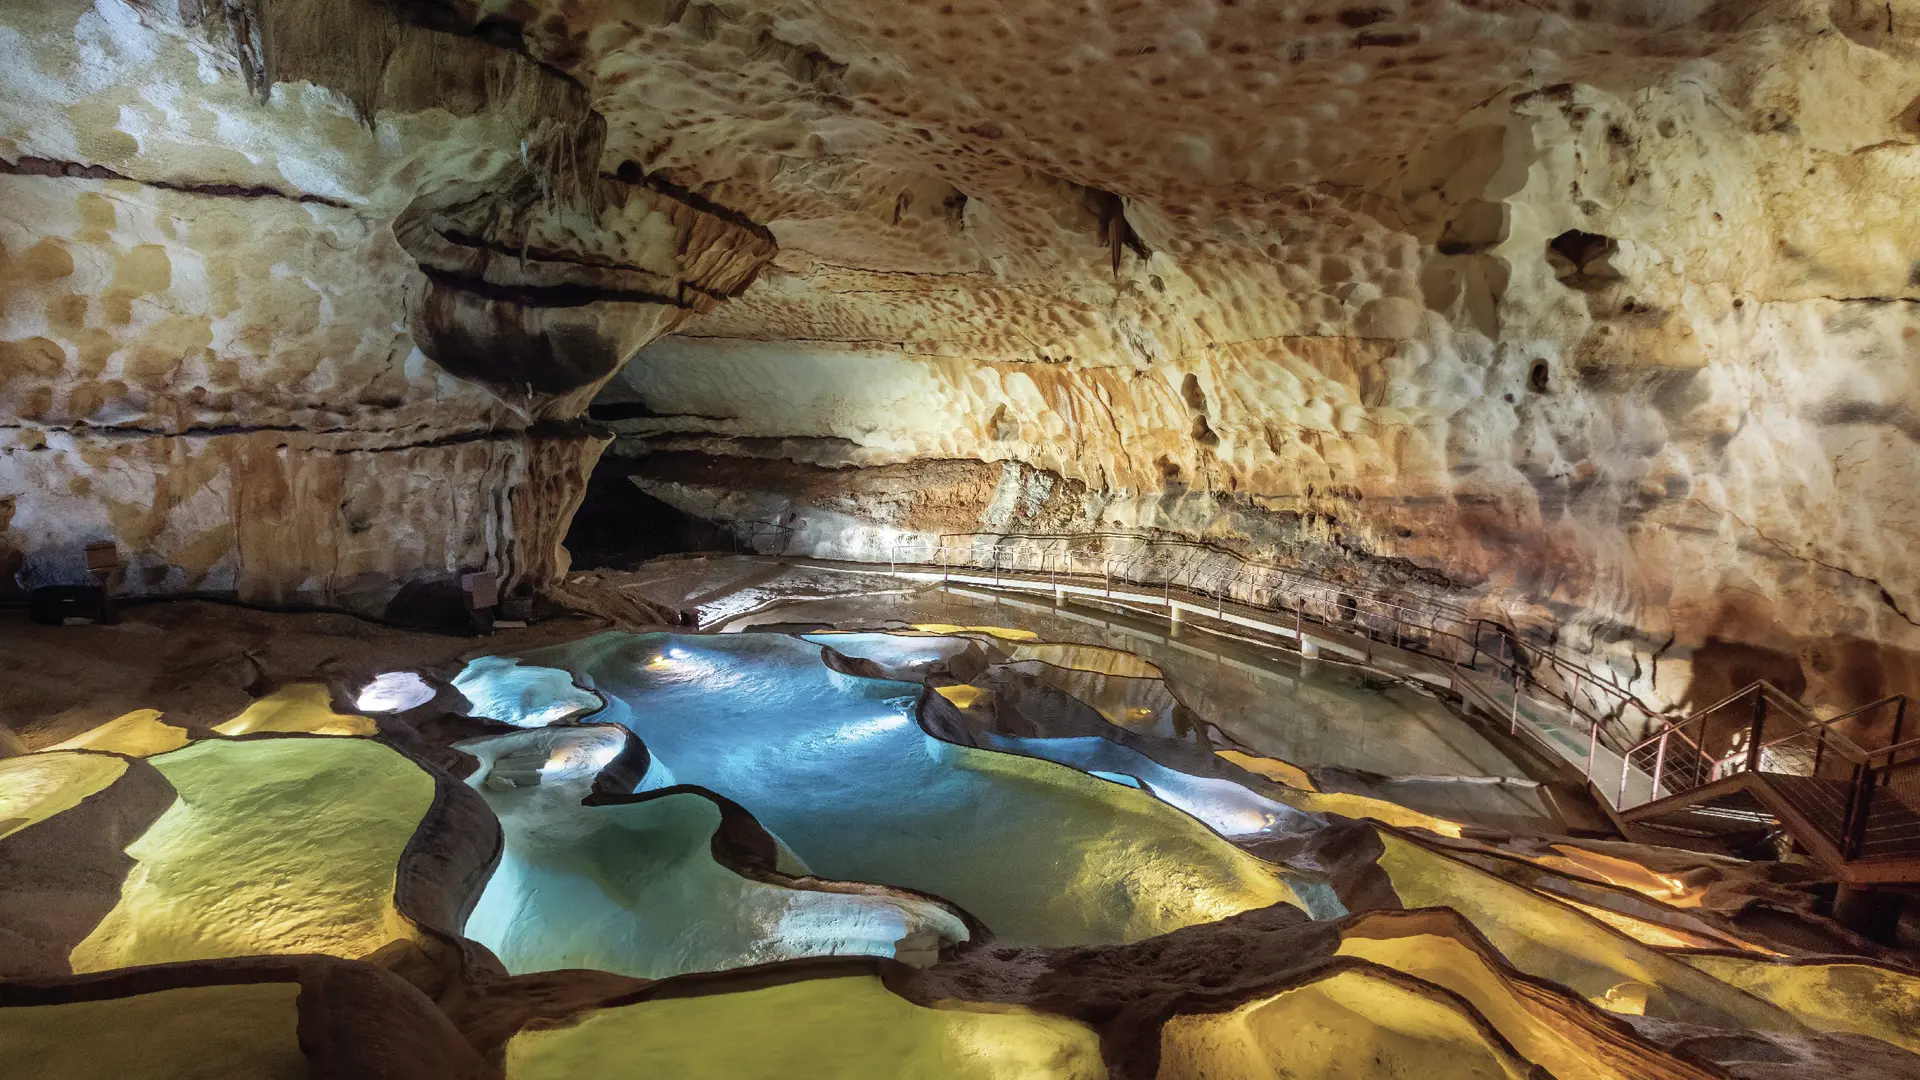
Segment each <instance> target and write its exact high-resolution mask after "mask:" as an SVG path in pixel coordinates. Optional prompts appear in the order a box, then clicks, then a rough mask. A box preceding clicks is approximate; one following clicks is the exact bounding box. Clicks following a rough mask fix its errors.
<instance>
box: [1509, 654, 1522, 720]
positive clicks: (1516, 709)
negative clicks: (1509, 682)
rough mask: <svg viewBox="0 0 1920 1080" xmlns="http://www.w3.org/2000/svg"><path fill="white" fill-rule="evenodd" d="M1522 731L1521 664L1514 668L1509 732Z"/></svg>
mask: <svg viewBox="0 0 1920 1080" xmlns="http://www.w3.org/2000/svg"><path fill="white" fill-rule="evenodd" d="M1519 733H1520V665H1518V664H1515V665H1514V668H1513V712H1512V713H1511V714H1510V715H1509V716H1508V717H1507V734H1509V735H1517V734H1519Z"/></svg>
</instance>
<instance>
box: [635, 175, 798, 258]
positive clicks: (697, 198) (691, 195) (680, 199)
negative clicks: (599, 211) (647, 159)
mask: <svg viewBox="0 0 1920 1080" xmlns="http://www.w3.org/2000/svg"><path fill="white" fill-rule="evenodd" d="M612 175H613V178H614V179H615V180H618V181H620V182H621V183H623V184H632V185H634V186H636V187H644V188H646V189H647V190H648V191H652V192H655V193H657V194H660V195H664V196H666V197H667V198H669V199H672V200H673V201H674V202H677V203H679V204H681V205H682V206H685V207H688V208H689V209H693V210H698V211H700V212H701V213H703V214H711V215H712V216H714V217H717V218H719V219H720V220H721V221H724V222H726V223H728V224H729V225H736V226H738V227H740V228H742V229H745V230H747V231H748V232H750V233H752V234H753V235H755V236H757V237H759V238H760V239H762V240H765V241H766V242H767V243H769V244H778V243H779V241H777V240H775V239H774V238H773V230H771V229H769V228H767V227H766V226H765V225H762V224H760V223H759V222H757V221H755V220H753V219H752V218H750V217H748V216H747V215H745V214H743V213H741V212H740V211H738V210H735V209H733V208H732V207H728V206H722V205H720V204H719V203H717V202H714V201H713V200H712V199H709V198H707V197H706V196H705V195H702V194H700V193H699V192H697V191H693V190H692V189H690V188H684V187H681V186H680V185H679V184H676V183H674V182H673V181H671V180H668V179H666V178H665V177H663V176H660V175H658V174H655V173H650V172H647V171H646V170H645V169H643V168H641V166H640V163H639V162H637V161H623V162H621V163H620V167H619V168H618V169H615V170H614V171H613V174H612Z"/></svg>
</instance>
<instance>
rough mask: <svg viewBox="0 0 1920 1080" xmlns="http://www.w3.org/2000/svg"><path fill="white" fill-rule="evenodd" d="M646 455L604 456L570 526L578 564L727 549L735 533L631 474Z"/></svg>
mask: <svg viewBox="0 0 1920 1080" xmlns="http://www.w3.org/2000/svg"><path fill="white" fill-rule="evenodd" d="M644 461H645V459H641V458H612V457H603V458H601V459H600V463H599V464H598V465H596V466H595V467H594V469H593V472H592V473H591V474H590V475H589V476H588V477H587V490H586V494H585V495H584V496H583V497H582V499H581V502H580V509H579V510H577V511H575V513H574V515H573V524H572V525H571V526H569V527H568V529H567V538H566V541H565V543H566V548H567V552H568V554H570V555H571V556H572V559H573V568H574V569H576V570H594V569H602V568H605V569H616V570H630V569H632V568H634V567H635V566H638V565H639V564H640V563H643V562H645V561H647V560H648V559H652V558H656V557H658V556H661V555H673V554H679V553H682V552H689V551H713V550H725V549H727V548H730V547H731V546H732V540H731V536H732V534H731V533H730V532H728V531H727V530H726V529H724V528H722V527H721V526H718V525H715V524H713V523H711V522H708V521H704V520H702V519H700V518H696V517H694V516H692V515H690V514H687V513H685V512H683V511H681V510H679V509H677V508H675V507H674V506H672V505H671V504H669V503H667V502H664V501H662V500H660V499H657V498H655V497H654V496H652V495H649V494H647V493H646V492H645V491H642V490H641V489H640V487H639V486H638V485H637V484H635V483H634V482H633V481H632V480H631V479H630V478H631V477H632V476H634V475H636V474H638V473H639V472H640V471H641V467H642V465H643V464H644Z"/></svg>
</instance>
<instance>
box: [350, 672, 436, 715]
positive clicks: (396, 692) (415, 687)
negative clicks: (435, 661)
mask: <svg viewBox="0 0 1920 1080" xmlns="http://www.w3.org/2000/svg"><path fill="white" fill-rule="evenodd" d="M433 698H434V689H433V687H431V686H429V685H427V680H425V679H423V678H421V677H420V676H418V675H416V674H414V673H413V672H411V671H387V672H382V673H381V674H379V675H376V676H374V678H373V681H372V682H370V683H368V684H367V685H365V686H363V687H361V688H360V693H359V694H357V695H355V696H354V699H353V707H354V708H356V709H359V710H360V711H361V712H367V713H386V712H406V711H407V710H408V709H417V708H419V707H420V706H422V705H425V704H426V703H427V702H429V701H432V700H433Z"/></svg>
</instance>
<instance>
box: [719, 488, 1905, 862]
mask: <svg viewBox="0 0 1920 1080" xmlns="http://www.w3.org/2000/svg"><path fill="white" fill-rule="evenodd" d="M747 524H749V525H750V526H751V527H752V529H753V532H752V533H751V534H749V535H745V536H742V538H741V539H742V541H743V543H745V544H747V545H748V546H749V547H750V548H753V549H756V550H760V549H764V548H765V547H768V546H775V545H777V546H778V548H779V549H780V550H784V549H785V547H786V545H787V543H788V542H789V541H790V540H791V539H792V535H793V531H792V530H791V529H789V528H786V527H785V526H781V525H775V524H772V523H766V522H758V523H747ZM879 547H880V548H881V550H882V551H883V552H884V554H885V557H886V559H887V561H888V562H889V564H890V566H892V567H893V568H894V569H898V568H899V567H900V566H901V565H903V564H904V565H909V566H918V567H928V568H936V569H942V570H954V569H960V570H965V571H969V572H971V573H974V574H987V575H991V576H992V579H993V580H994V581H995V582H996V583H1004V584H1014V583H1016V582H1017V583H1020V584H1024V585H1027V586H1029V587H1039V580H1040V579H1045V581H1046V583H1047V587H1050V588H1052V589H1053V590H1054V591H1056V592H1058V590H1059V589H1060V587H1061V585H1062V584H1063V583H1077V584H1079V585H1080V587H1081V589H1082V591H1085V590H1086V589H1088V588H1091V587H1092V586H1093V585H1094V584H1095V583H1098V587H1099V590H1100V591H1102V592H1104V593H1105V594H1106V595H1107V596H1109V597H1113V596H1114V595H1115V590H1116V586H1117V587H1118V588H1119V589H1120V590H1121V591H1123V592H1126V591H1137V590H1142V589H1144V590H1147V591H1148V593H1149V594H1151V593H1153V592H1159V593H1161V596H1160V597H1159V598H1158V599H1160V600H1162V601H1163V602H1164V603H1165V604H1166V605H1167V607H1168V608H1169V610H1170V611H1172V610H1173V609H1174V607H1175V603H1176V600H1175V596H1174V593H1175V592H1176V591H1178V592H1179V593H1181V594H1182V599H1181V600H1180V603H1181V604H1183V605H1185V606H1189V607H1191V606H1193V605H1192V604H1191V602H1190V601H1188V600H1186V599H1185V598H1186V597H1195V598H1204V599H1205V600H1207V601H1209V602H1210V605H1211V606H1213V607H1214V608H1215V612H1214V614H1215V615H1216V616H1217V617H1219V618H1221V619H1227V618H1228V617H1229V615H1230V612H1232V611H1251V612H1254V613H1257V614H1259V615H1261V616H1263V617H1264V618H1265V619H1266V621H1267V622H1268V623H1269V624H1272V623H1276V622H1277V623H1279V624H1281V625H1283V626H1284V624H1285V623H1286V622H1287V621H1291V622H1292V623H1293V627H1292V630H1293V633H1294V635H1295V638H1296V640H1299V641H1303V642H1304V640H1305V636H1304V629H1305V626H1306V624H1307V623H1309V622H1311V623H1312V624H1313V625H1314V627H1315V629H1316V630H1319V631H1322V632H1325V631H1334V632H1337V633H1339V634H1345V635H1351V636H1355V637H1360V638H1364V639H1366V640H1368V641H1372V642H1379V643H1381V644H1390V645H1392V646H1394V647H1395V648H1397V649H1400V650H1403V651H1405V652H1408V653H1412V654H1415V655H1418V656H1423V657H1426V658H1428V659H1429V660H1432V661H1437V662H1438V663H1440V664H1443V665H1445V668H1446V670H1448V671H1449V672H1450V673H1451V676H1452V685H1453V686H1454V688H1455V689H1456V690H1458V691H1459V692H1460V693H1461V694H1462V696H1464V697H1470V698H1472V699H1474V700H1475V701H1476V702H1477V703H1478V704H1479V706H1480V707H1481V708H1482V710H1483V711H1486V712H1491V713H1504V714H1505V716H1506V718H1507V722H1508V730H1509V732H1510V733H1511V734H1514V735H1519V734H1521V733H1522V732H1525V733H1526V734H1528V735H1530V736H1532V737H1533V738H1534V739H1535V741H1536V742H1539V743H1542V744H1543V745H1545V746H1546V747H1547V748H1548V749H1549V750H1550V751H1552V752H1554V753H1556V754H1558V755H1559V756H1561V757H1562V758H1564V759H1566V760H1569V761H1572V762H1573V763H1574V764H1576V765H1580V766H1582V767H1583V771H1584V772H1585V775H1586V778H1587V779H1588V780H1589V781H1592V782H1593V783H1594V784H1595V787H1596V790H1598V791H1599V792H1600V793H1601V794H1602V795H1603V796H1604V797H1607V798H1608V801H1610V802H1611V803H1613V805H1614V807H1615V808H1616V809H1617V810H1628V809H1632V808H1634V807H1638V806H1642V805H1645V804H1648V803H1651V802H1654V801H1656V800H1658V799H1664V798H1668V797H1671V796H1673V795H1678V794H1682V793H1684V792H1687V791H1692V790H1696V789H1698V788H1701V787H1704V786H1706V785H1708V784H1712V783H1715V782H1717V781H1718V780H1720V779H1724V778H1726V777H1729V776H1732V775H1735V774H1736V773H1738V772H1742V771H1745V772H1757V773H1764V774H1767V775H1768V776H1769V777H1770V778H1772V779H1774V780H1775V781H1776V784H1775V786H1776V789H1777V790H1780V791H1781V794H1782V797H1784V798H1787V799H1789V800H1791V801H1792V804H1793V806H1794V808H1795V809H1796V810H1797V811H1799V812H1800V815H1801V816H1802V817H1803V818H1805V819H1806V820H1807V821H1808V822H1809V823H1811V824H1813V825H1814V827H1815V828H1817V829H1819V830H1820V831H1821V833H1822V835H1823V836H1826V837H1828V838H1829V840H1830V841H1831V842H1833V843H1834V846H1835V847H1836V848H1837V849H1838V850H1839V851H1841V852H1842V857H1843V858H1848V859H1853V858H1875V857H1880V856H1882V855H1887V854H1920V813H1916V812H1914V810H1915V809H1920V739H1912V740H1908V741H1906V742H1902V741H1901V736H1902V735H1903V734H1904V725H1905V723H1906V712H1907V699H1906V698H1905V697H1904V696H1900V695H1896V696H1894V697H1889V698H1886V699H1883V700H1881V701H1876V702H1873V703H1872V704H1870V705H1865V706H1862V707H1860V708H1858V709H1855V710H1853V711H1851V712H1849V713H1846V714H1844V715H1841V716H1838V717H1835V718H1833V719H1832V720H1825V721H1823V720H1820V719H1818V718H1817V717H1815V716H1814V715H1813V714H1812V713H1810V712H1808V711H1807V710H1806V709H1805V708H1804V707H1803V706H1801V705H1800V704H1799V703H1798V702H1796V701H1794V700H1793V699H1792V698H1791V697H1789V696H1787V695H1786V694H1785V693H1783V692H1781V691H1780V690H1779V689H1777V688H1775V687H1773V686H1772V685H1770V684H1767V683H1764V682H1759V683H1754V684H1753V685H1751V686H1748V687H1747V688H1745V689H1743V690H1741V691H1739V692H1737V693H1735V694H1733V695H1731V696H1729V697H1728V698H1726V699H1724V700H1722V701H1719V702H1716V703H1715V704H1713V705H1711V706H1709V707H1707V708H1705V709H1701V710H1698V711H1696V712H1694V713H1692V714H1690V715H1688V716H1685V717H1680V718H1678V719H1675V718H1673V717H1670V716H1668V715H1666V714H1664V713H1663V712H1661V711H1659V710H1657V709H1655V708H1653V707H1650V706H1648V705H1647V704H1646V703H1644V702H1642V701H1641V700H1640V699H1639V697H1638V696H1637V695H1636V694H1635V693H1634V692H1633V691H1632V690H1631V689H1629V688H1628V687H1626V686H1623V685H1621V684H1620V683H1619V682H1618V681H1617V679H1615V678H1614V677H1613V672H1612V671H1610V670H1608V669H1605V668H1600V669H1596V668H1595V667H1594V666H1593V664H1592V662H1591V660H1590V659H1588V658H1583V657H1579V656H1569V655H1566V654H1564V653H1562V652H1561V651H1559V650H1558V649H1555V648H1552V647H1550V646H1545V645H1541V644H1539V643H1538V642H1534V641H1529V640H1527V639H1525V638H1523V637H1522V636H1521V635H1520V634H1518V633H1516V632H1515V631H1514V630H1513V629H1512V628H1511V627H1509V626H1507V625H1506V624H1504V623H1501V622H1498V621H1496V620H1492V619H1487V618H1484V617H1479V616H1475V615H1473V614H1472V613H1470V612H1468V611H1467V610H1466V609H1464V608H1462V607H1460V606H1458V605H1455V604H1452V603H1449V602H1447V601H1445V600H1442V599H1440V598H1438V597H1433V596H1423V595H1419V594H1418V593H1417V592H1416V591H1414V590H1412V589H1401V590H1391V589H1383V588H1379V587H1377V586H1370V585H1366V584H1362V583H1357V582H1342V581H1335V580H1332V579H1328V578H1324V577H1319V576H1316V575H1313V574H1310V573H1307V572H1305V571H1302V570H1300V569H1298V568H1295V567H1290V566H1282V565H1279V564H1274V563H1267V562H1262V561H1259V560H1256V559H1251V558H1248V557H1246V556H1244V555H1242V554H1240V553H1239V552H1236V551H1233V550H1230V549H1228V548H1224V547H1221V546H1218V545H1215V544H1210V543H1207V542H1205V541H1201V540H1193V539H1187V538H1182V537H1159V536H1143V535H1141V534H1138V533H1126V532H1093V533H1060V534H1032V533H1028V534H1020V535H1006V534H1000V533H948V534H944V535H941V536H922V537H907V538H890V539H885V540H883V541H882V542H881V543H880V544H879ZM1003 576H1006V577H1009V578H1010V580H1008V581H1005V582H1002V578H1003ZM1882 711H1884V712H1886V713H1887V716H1889V717H1890V729H1891V733H1892V734H1891V737H1890V738H1889V739H1888V740H1887V743H1888V745H1887V746H1885V747H1884V748H1882V749H1878V750H1867V749H1863V748H1862V747H1860V746H1859V745H1858V743H1857V742H1855V741H1854V740H1853V739H1851V738H1849V737H1847V736H1846V735H1845V734H1844V733H1843V732H1842V731H1841V730H1840V729H1839V728H1838V727H1836V725H1839V724H1842V723H1844V722H1848V721H1853V722H1855V723H1857V724H1860V725H1862V726H1871V725H1870V724H1869V721H1870V720H1871V718H1872V715H1873V714H1874V713H1876V712H1882ZM1523 720H1524V721H1525V722H1526V723H1525V724H1524V725H1523V723H1522V721H1523ZM1556 736H1560V737H1556ZM1608 758H1610V759H1612V761H1613V762H1615V763H1617V766H1618V773H1619V775H1618V783H1617V784H1609V783H1605V782H1603V780H1612V779H1613V778H1612V777H1611V776H1605V777H1603V775H1602V768H1603V766H1602V765H1601V763H1602V761H1603V759H1608Z"/></svg>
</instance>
